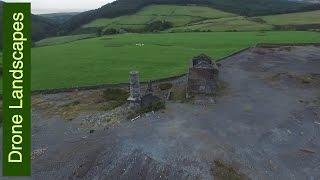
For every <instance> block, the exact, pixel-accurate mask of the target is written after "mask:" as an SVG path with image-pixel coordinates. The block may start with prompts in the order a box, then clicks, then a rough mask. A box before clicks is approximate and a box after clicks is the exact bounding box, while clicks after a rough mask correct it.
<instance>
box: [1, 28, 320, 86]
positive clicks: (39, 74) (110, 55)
mask: <svg viewBox="0 0 320 180" xmlns="http://www.w3.org/2000/svg"><path fill="white" fill-rule="evenodd" d="M294 42H306V43H307V42H320V33H317V32H299V31H291V32H284V31H281V32H212V33H159V34H123V35H115V36H103V37H99V38H90V39H85V40H79V41H74V42H70V43H66V44H58V45H52V46H43V47H38V48H33V49H32V89H33V90H36V89H48V88H65V87H78V86H88V85H97V84H107V83H120V82H128V73H129V71H130V70H138V71H140V75H141V79H142V80H150V79H158V78H164V77H168V76H173V75H177V74H181V73H185V72H187V68H188V64H189V60H190V59H191V58H192V57H193V56H196V55H198V54H199V53H207V54H208V55H210V56H212V57H214V58H215V59H219V58H222V57H224V56H227V55H229V54H231V53H233V52H236V51H238V50H240V49H242V48H246V47H249V46H252V45H254V44H256V43H294ZM137 43H144V44H145V45H144V46H142V47H140V46H136V44H137ZM0 85H2V83H0ZM0 89H2V88H0Z"/></svg>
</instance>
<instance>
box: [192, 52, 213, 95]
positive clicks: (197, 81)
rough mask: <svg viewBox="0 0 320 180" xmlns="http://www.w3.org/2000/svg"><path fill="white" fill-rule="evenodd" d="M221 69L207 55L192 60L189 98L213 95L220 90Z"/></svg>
mask: <svg viewBox="0 0 320 180" xmlns="http://www.w3.org/2000/svg"><path fill="white" fill-rule="evenodd" d="M218 74H219V69H218V66H217V65H216V63H215V62H214V61H213V60H212V59H211V58H210V57H209V56H207V55H205V54H200V55H199V56H196V57H194V58H193V59H192V61H191V65H190V68H189V73H188V77H187V78H188V82H187V95H186V96H187V98H188V97H190V96H192V95H195V94H212V93H214V92H215V91H216V89H217V88H218Z"/></svg>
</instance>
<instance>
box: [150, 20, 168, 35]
mask: <svg viewBox="0 0 320 180" xmlns="http://www.w3.org/2000/svg"><path fill="white" fill-rule="evenodd" d="M172 27H173V24H172V23H171V22H168V21H161V20H158V21H153V22H151V23H150V24H148V25H147V26H146V31H149V32H157V31H163V30H166V29H170V28H172Z"/></svg>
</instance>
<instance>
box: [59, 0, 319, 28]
mask: <svg viewBox="0 0 320 180" xmlns="http://www.w3.org/2000/svg"><path fill="white" fill-rule="evenodd" d="M154 4H171V5H188V4H197V5H201V6H209V7H213V8H216V9H219V10H222V11H225V12H231V13H234V14H240V15H243V16H256V15H269V14H278V13H288V12H297V11H306V10H311V9H314V10H315V9H320V5H319V4H309V3H300V2H290V1H283V0H281V1H280V0H205V1H199V0H135V1H132V0H117V1H115V2H112V3H110V4H107V5H105V6H103V7H101V8H99V9H96V10H92V11H87V12H84V13H80V14H78V15H76V16H74V17H72V18H71V19H70V20H68V21H67V22H66V23H65V24H64V28H65V31H66V32H71V31H74V30H76V29H77V28H80V27H82V26H83V25H85V24H88V23H89V22H92V21H94V20H96V19H100V18H114V17H119V16H123V15H129V14H134V13H136V12H138V11H139V10H141V9H142V8H144V7H146V6H149V5H154Z"/></svg>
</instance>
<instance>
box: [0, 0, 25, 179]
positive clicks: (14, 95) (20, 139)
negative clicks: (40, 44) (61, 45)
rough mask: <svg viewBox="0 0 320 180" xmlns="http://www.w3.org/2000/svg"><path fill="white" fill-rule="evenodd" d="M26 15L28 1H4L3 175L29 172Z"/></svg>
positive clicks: (22, 174) (23, 174)
mask: <svg viewBox="0 0 320 180" xmlns="http://www.w3.org/2000/svg"><path fill="white" fill-rule="evenodd" d="M30 18H31V12H30V3H4V5H3V26H2V27H3V40H4V41H3V146H2V147H3V160H2V161H3V175H4V176H30V175H31V160H30V150H31V141H30V129H31V112H30V111H31V107H30V106H31V105H30V103H31V102H30V48H31V47H30V45H31V43H30V42H31V36H30V23H31V21H30Z"/></svg>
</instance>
